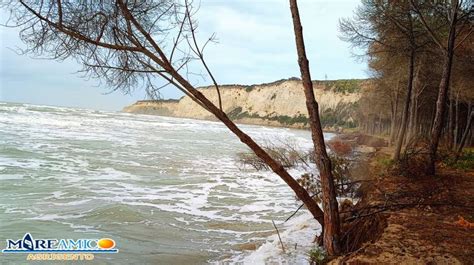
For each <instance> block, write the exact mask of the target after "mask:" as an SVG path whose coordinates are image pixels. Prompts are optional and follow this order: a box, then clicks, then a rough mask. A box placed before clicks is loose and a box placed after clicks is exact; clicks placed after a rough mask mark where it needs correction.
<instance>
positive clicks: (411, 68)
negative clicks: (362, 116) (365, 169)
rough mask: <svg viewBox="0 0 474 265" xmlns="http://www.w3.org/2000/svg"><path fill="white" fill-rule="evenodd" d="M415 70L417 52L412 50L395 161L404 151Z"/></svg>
mask: <svg viewBox="0 0 474 265" xmlns="http://www.w3.org/2000/svg"><path fill="white" fill-rule="evenodd" d="M414 69H415V50H414V49H412V50H411V52H410V62H409V65H408V70H409V72H408V84H407V94H406V97H405V106H404V108H403V114H402V123H401V124H400V132H399V134H398V139H397V144H396V145H395V153H394V154H393V160H395V161H398V160H399V159H400V152H401V150H402V145H403V140H404V139H405V133H406V130H407V123H408V117H409V114H410V101H411V93H412V90H413V75H414Z"/></svg>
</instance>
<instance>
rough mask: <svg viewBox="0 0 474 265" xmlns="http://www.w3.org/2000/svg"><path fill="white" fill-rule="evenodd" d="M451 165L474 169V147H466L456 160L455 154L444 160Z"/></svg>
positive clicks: (466, 169)
mask: <svg viewBox="0 0 474 265" xmlns="http://www.w3.org/2000/svg"><path fill="white" fill-rule="evenodd" d="M443 162H444V163H445V164H446V165H448V166H449V167H453V168H456V169H460V170H464V171H470V170H474V148H466V149H465V150H464V151H463V152H462V154H461V155H460V156H459V158H458V159H457V160H456V159H455V158H454V155H453V156H448V157H446V158H445V159H444V161H443Z"/></svg>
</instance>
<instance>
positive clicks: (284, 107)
mask: <svg viewBox="0 0 474 265" xmlns="http://www.w3.org/2000/svg"><path fill="white" fill-rule="evenodd" d="M313 83H314V91H315V95H316V99H317V100H318V102H319V104H320V112H321V122H322V124H323V126H324V127H325V128H337V127H354V126H355V123H354V120H355V117H354V114H355V113H354V109H355V108H354V107H355V106H356V104H357V102H358V100H359V98H360V90H362V89H364V88H365V87H367V86H369V85H370V84H371V81H370V80H364V79H362V80H359V79H348V80H332V81H313ZM199 89H200V91H201V92H202V93H203V94H204V95H206V96H207V97H208V98H209V99H210V100H211V101H213V102H215V103H216V102H217V92H216V90H215V88H214V87H202V88H199ZM220 90H221V95H222V105H223V108H224V111H225V112H226V113H227V114H228V115H229V116H230V117H231V118H232V119H233V120H235V121H236V122H239V123H247V124H259V125H270V126H284V127H293V128H304V127H306V126H307V115H306V112H307V111H306V105H305V97H304V93H303V87H302V84H301V81H300V80H299V79H297V78H291V79H285V80H279V81H276V82H273V83H268V84H259V85H251V86H243V85H223V86H221V87H220ZM123 111H124V112H129V113H140V114H152V115H161V116H171V117H182V118H193V119H204V120H215V118H214V117H213V116H212V115H211V114H210V113H208V112H207V111H206V110H204V109H203V108H202V107H200V106H199V105H198V104H196V103H195V102H193V101H192V100H191V99H190V98H189V97H188V96H184V97H182V98H181V99H179V100H144V101H138V102H136V103H135V104H132V105H130V106H127V107H125V108H124V109H123Z"/></svg>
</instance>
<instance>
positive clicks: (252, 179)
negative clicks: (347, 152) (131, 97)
mask: <svg viewBox="0 0 474 265" xmlns="http://www.w3.org/2000/svg"><path fill="white" fill-rule="evenodd" d="M239 126H240V127H241V128H242V129H243V130H244V131H245V132H246V133H248V134H249V135H250V136H251V137H253V138H254V139H256V140H257V142H259V143H261V144H268V143H272V144H278V143H284V142H288V141H291V143H293V144H294V145H296V146H298V148H301V150H309V149H310V148H311V139H310V133H309V131H305V130H294V129H287V128H272V127H263V126H253V125H239ZM331 136H332V135H331V134H327V135H326V137H331ZM248 151H249V149H248V148H247V147H246V146H245V145H244V144H243V143H241V142H240V141H239V140H238V138H237V137H236V136H234V135H233V134H232V133H231V132H230V131H229V130H228V129H227V128H226V127H225V126H224V125H222V124H221V123H219V122H212V121H200V120H192V119H181V118H171V117H161V116H152V115H139V114H129V113H122V112H110V111H98V110H90V109H79V108H69V107H54V106H42V105H31V104H19V103H6V102H0V249H3V248H5V247H6V240H7V239H15V240H16V239H21V238H22V237H23V236H24V235H25V234H26V233H29V234H30V235H31V236H32V237H33V238H48V239H51V238H53V239H61V238H66V239H81V238H111V239H113V240H114V241H115V242H116V248H117V249H119V252H118V253H114V254H110V253H100V254H95V257H94V260H93V264H209V263H211V264H212V263H214V264H219V263H221V264H222V263H225V264H233V263H244V264H245V263H252V262H246V261H248V257H249V256H251V255H255V252H258V250H257V251H254V250H249V247H248V246H256V247H259V248H260V249H262V248H263V247H265V246H266V247H267V250H266V252H265V253H263V252H262V251H260V252H261V253H260V254H261V255H263V256H261V257H260V259H259V260H260V262H263V263H265V260H266V258H268V257H265V255H267V256H272V255H273V256H275V255H277V252H278V250H272V249H271V247H269V245H268V244H269V243H274V244H273V245H272V246H275V248H278V246H279V244H276V243H275V242H274V241H275V228H274V226H273V224H272V220H273V221H274V222H275V223H276V224H277V226H280V228H281V231H280V233H285V228H288V227H287V226H286V224H285V223H284V222H283V221H284V220H285V219H286V218H287V217H288V216H289V215H291V214H292V213H293V212H294V211H295V210H296V209H297V208H298V206H299V205H300V202H298V201H297V200H296V199H295V196H294V194H293V192H292V191H291V189H290V188H289V187H288V186H287V185H286V184H285V183H284V182H283V181H282V180H281V179H279V177H278V176H277V175H275V174H273V173H272V172H270V171H256V170H254V169H252V168H250V167H248V166H246V165H242V164H241V163H240V162H239V159H238V156H239V153H242V152H248ZM290 173H291V174H292V175H293V176H294V177H298V176H299V175H301V174H302V173H304V172H302V170H301V169H299V168H296V169H291V170H290ZM307 215H308V213H307V212H306V211H305V210H302V211H301V212H299V213H298V214H297V216H296V217H295V218H296V219H298V218H300V219H301V218H305V217H307ZM298 216H300V217H298ZM301 216H303V217H301ZM305 227H306V228H307V227H308V226H305ZM317 229H318V228H317V227H315V228H314V230H317ZM313 232H314V233H316V232H317V231H313ZM295 234H297V233H296V232H295ZM290 237H291V236H290ZM245 246H247V247H245ZM252 248H253V247H250V249H252ZM295 249H296V246H295ZM273 251H275V252H273ZM25 256H26V255H25V254H21V253H15V254H13V253H0V264H25V263H26V260H25ZM257 263H258V262H257ZM301 263H304V261H301ZM42 264H44V263H42ZM48 264H49V263H48ZM53 264H54V263H53ZM57 264H64V263H60V262H59V263H57ZM68 264H69V263H68ZM88 264H92V263H90V262H89V263H88Z"/></svg>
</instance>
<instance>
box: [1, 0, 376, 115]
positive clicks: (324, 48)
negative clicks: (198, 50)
mask: <svg viewBox="0 0 474 265" xmlns="http://www.w3.org/2000/svg"><path fill="white" fill-rule="evenodd" d="M298 3H299V8H300V16H301V20H302V24H303V31H304V37H305V42H306V52H307V55H308V59H309V61H310V69H311V74H312V78H313V79H318V80H324V79H326V78H327V79H330V80H331V79H344V78H366V77H367V70H366V68H367V66H366V63H364V62H360V61H357V60H355V58H354V57H353V56H352V53H351V49H350V45H349V44H348V43H345V42H343V41H342V40H340V39H339V37H338V36H339V35H340V33H339V31H338V23H339V19H340V18H344V17H351V16H352V15H353V12H354V10H355V8H356V7H357V5H359V3H360V1H358V0H332V1H324V0H300V1H298ZM4 15H5V13H4V12H3V13H1V14H0V17H2V16H3V17H4ZM196 18H197V20H198V21H199V27H198V36H199V39H201V40H204V39H207V38H208V37H209V36H211V35H212V34H213V33H215V34H216V37H217V43H212V44H210V45H209V46H208V47H207V48H206V50H205V54H204V56H205V58H206V61H207V63H208V65H209V67H210V69H211V71H212V72H213V75H214V76H215V78H216V80H217V82H218V83H219V84H245V85H251V84H261V83H267V82H272V81H275V80H279V79H283V78H290V77H297V76H299V68H298V64H297V57H296V48H295V44H294V36H293V27H292V21H291V14H290V10H289V4H288V1H287V0H232V1H229V0H201V6H200V8H199V10H198V13H197V14H196ZM2 22H3V21H2ZM0 36H1V37H0V101H8V102H21V103H32V104H42V105H55V106H70V107H81V108H91V109H102V110H120V109H122V108H123V107H124V106H126V105H129V104H132V103H133V102H135V101H136V100H140V99H145V98H146V95H145V93H144V91H140V90H135V91H134V92H133V93H132V94H131V95H124V94H122V93H121V92H114V93H108V92H109V91H110V90H111V88H110V87H106V86H105V85H104V84H103V83H102V84H101V83H100V81H99V80H86V79H84V78H82V77H81V74H80V73H77V71H78V70H80V69H81V65H79V64H78V63H77V62H75V61H72V60H65V61H62V62H58V61H51V60H45V59H38V58H32V57H31V56H29V55H19V54H17V52H16V49H17V48H21V47H24V46H23V43H21V41H20V40H19V38H18V29H11V28H5V27H0ZM196 71H200V70H196ZM193 84H194V85H196V86H204V85H209V84H210V79H209V78H207V79H205V78H199V79H193ZM161 94H162V97H163V98H166V99H168V98H179V97H181V96H182V93H181V92H179V91H177V89H175V88H173V87H166V88H164V89H163V90H162V91H161Z"/></svg>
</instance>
